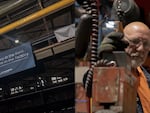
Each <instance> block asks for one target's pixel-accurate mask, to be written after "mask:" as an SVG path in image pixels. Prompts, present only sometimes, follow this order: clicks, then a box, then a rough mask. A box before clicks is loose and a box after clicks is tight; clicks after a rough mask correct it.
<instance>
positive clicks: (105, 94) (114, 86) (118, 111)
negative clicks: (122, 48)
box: [75, 52, 137, 113]
mask: <svg viewBox="0 0 150 113" xmlns="http://www.w3.org/2000/svg"><path fill="white" fill-rule="evenodd" d="M115 57H116V59H117V67H95V68H94V72H93V87H92V112H93V113H136V95H137V94H136V88H137V80H136V78H135V77H134V76H133V75H132V73H131V67H130V66H131V65H130V61H129V59H128V58H127V56H126V55H125V53H123V52H121V53H117V54H116V53H115ZM78 68H79V69H80V72H76V73H75V76H80V75H79V74H80V73H82V74H83V72H81V70H84V71H85V66H83V67H82V66H81V67H78ZM79 69H76V70H75V71H79ZM79 84H80V89H82V88H81V87H82V83H81V81H78V82H76V85H77V87H76V90H77V92H76V95H78V96H76V100H77V101H76V113H90V112H89V111H88V105H87V104H89V101H88V99H87V98H86V95H85V91H84V89H82V90H81V91H82V92H81V91H80V90H79V89H77V88H79ZM81 93H82V96H81ZM79 94H80V96H79ZM78 97H80V98H78ZM81 97H83V98H81ZM81 106H82V107H81Z"/></svg>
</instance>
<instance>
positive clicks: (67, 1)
mask: <svg viewBox="0 0 150 113" xmlns="http://www.w3.org/2000/svg"><path fill="white" fill-rule="evenodd" d="M74 1H75V0H61V1H60V2H57V3H55V4H53V5H50V6H48V7H46V8H44V9H42V10H40V11H37V12H35V13H33V14H31V15H29V16H26V17H24V18H22V19H20V20H18V21H16V22H13V23H11V24H9V25H6V26H4V27H3V28H0V35H2V34H4V33H6V32H9V31H11V30H13V29H15V28H18V27H22V26H25V25H27V24H30V23H32V22H34V21H36V20H38V19H41V18H43V17H44V16H47V15H49V14H52V13H54V12H57V11H59V10H61V9H63V8H66V7H68V6H70V5H72V4H73V3H74Z"/></svg>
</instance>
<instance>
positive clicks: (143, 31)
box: [98, 22, 150, 113]
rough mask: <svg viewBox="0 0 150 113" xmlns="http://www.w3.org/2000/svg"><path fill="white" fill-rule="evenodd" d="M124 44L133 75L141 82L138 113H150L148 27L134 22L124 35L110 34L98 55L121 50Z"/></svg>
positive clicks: (149, 40)
mask: <svg viewBox="0 0 150 113" xmlns="http://www.w3.org/2000/svg"><path fill="white" fill-rule="evenodd" d="M124 43H125V46H124V47H123V50H124V51H125V52H126V53H127V55H128V56H129V57H130V59H131V66H132V70H133V74H134V75H135V76H136V77H137V80H139V81H138V87H137V94H138V99H137V100H138V101H137V113H150V74H149V72H148V70H147V69H146V68H145V66H144V64H147V65H150V62H149V61H150V60H149V59H148V53H149V51H150V30H149V28H148V26H147V25H145V24H144V23H142V22H132V23H129V24H128V25H126V26H125V28H124V30H123V33H121V34H120V33H119V34H118V33H117V32H115V33H110V34H109V35H108V36H106V37H105V38H104V39H103V41H102V43H101V45H100V47H99V53H98V54H99V55H101V54H102V53H103V52H110V51H116V50H119V49H120V48H121V46H123V45H124ZM127 43H128V44H127ZM144 62H145V63H144ZM148 62H149V63H148ZM143 63H144V64H143ZM142 65H143V66H142Z"/></svg>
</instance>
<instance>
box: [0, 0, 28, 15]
mask: <svg viewBox="0 0 150 113" xmlns="http://www.w3.org/2000/svg"><path fill="white" fill-rule="evenodd" d="M27 1H29V0H10V1H9V2H7V3H5V4H3V5H0V17H1V16H3V15H4V14H6V13H8V12H10V11H12V10H13V9H16V8H18V6H21V5H22V4H24V3H26V2H27Z"/></svg>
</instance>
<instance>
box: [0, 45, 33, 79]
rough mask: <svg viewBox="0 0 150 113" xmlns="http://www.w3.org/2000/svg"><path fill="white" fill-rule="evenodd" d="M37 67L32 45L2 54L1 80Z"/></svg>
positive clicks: (0, 62) (0, 64)
mask: <svg viewBox="0 0 150 113" xmlns="http://www.w3.org/2000/svg"><path fill="white" fill-rule="evenodd" d="M33 67H35V59H34V56H33V52H32V46H31V43H24V44H21V45H20V46H17V47H14V48H11V49H8V50H6V51H3V52H0V78H2V77H5V76H8V75H12V74H15V73H17V72H21V71H24V70H26V69H30V68H33Z"/></svg>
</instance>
